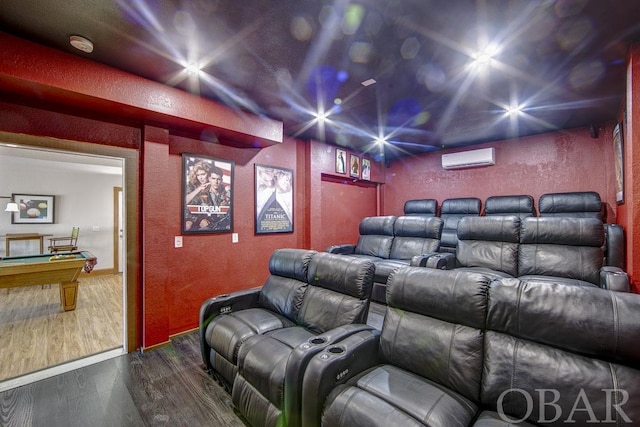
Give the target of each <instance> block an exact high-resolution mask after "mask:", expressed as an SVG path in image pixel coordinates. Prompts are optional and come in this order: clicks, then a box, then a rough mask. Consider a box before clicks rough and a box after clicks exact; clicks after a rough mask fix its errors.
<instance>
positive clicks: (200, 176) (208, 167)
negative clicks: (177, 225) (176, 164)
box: [182, 154, 234, 234]
mask: <svg viewBox="0 0 640 427" xmlns="http://www.w3.org/2000/svg"><path fill="white" fill-rule="evenodd" d="M233 167H234V162H233V161H230V160H222V159H214V158H211V157H204V156H199V155H195V154H183V155H182V202H183V206H182V233H183V234H209V233H230V232H232V231H233Z"/></svg>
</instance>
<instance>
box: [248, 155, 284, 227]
mask: <svg viewBox="0 0 640 427" xmlns="http://www.w3.org/2000/svg"><path fill="white" fill-rule="evenodd" d="M255 195H256V210H255V232H256V234H268V233H292V232H293V170H291V169H285V168H279V167H275V166H265V165H255Z"/></svg>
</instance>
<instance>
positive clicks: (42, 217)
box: [11, 193, 55, 224]
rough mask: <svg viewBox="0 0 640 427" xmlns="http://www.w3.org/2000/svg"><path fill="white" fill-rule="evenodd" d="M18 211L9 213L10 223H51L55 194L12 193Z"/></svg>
mask: <svg viewBox="0 0 640 427" xmlns="http://www.w3.org/2000/svg"><path fill="white" fill-rule="evenodd" d="M11 198H12V200H13V201H14V202H15V203H17V204H18V209H19V210H18V212H13V214H12V215H11V224H53V222H54V216H53V213H54V212H55V205H54V203H55V196H43V195H40V194H20V193H13V194H12V195H11Z"/></svg>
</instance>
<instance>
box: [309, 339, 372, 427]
mask: <svg viewBox="0 0 640 427" xmlns="http://www.w3.org/2000/svg"><path fill="white" fill-rule="evenodd" d="M379 340H380V331H378V330H376V329H373V328H372V329H370V330H365V331H361V332H358V333H356V334H353V335H351V336H349V337H347V338H345V339H344V340H342V341H340V342H339V343H337V344H333V345H329V346H328V347H327V348H326V349H324V350H323V351H321V352H320V353H318V354H316V355H315V356H314V357H313V358H312V359H311V360H310V361H309V364H308V365H307V369H306V370H305V372H304V376H303V380H302V396H301V400H302V423H301V424H302V425H303V426H305V427H316V426H319V425H320V417H321V416H322V409H323V407H324V404H325V401H326V399H327V396H328V395H329V393H330V392H331V390H333V389H334V388H335V387H336V386H337V385H339V384H344V383H345V382H346V381H347V380H348V379H350V378H352V377H354V376H355V375H357V374H359V373H361V372H363V371H364V370H366V369H369V368H371V367H373V366H376V365H378V364H380V362H381V360H380V357H379V355H378V342H379Z"/></svg>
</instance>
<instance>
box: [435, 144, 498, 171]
mask: <svg viewBox="0 0 640 427" xmlns="http://www.w3.org/2000/svg"><path fill="white" fill-rule="evenodd" d="M495 164H496V156H495V149H494V148H481V149H479V150H470V151H461V152H459V153H451V154H443V155H442V167H443V168H444V169H462V168H475V167H479V166H491V165H495Z"/></svg>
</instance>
